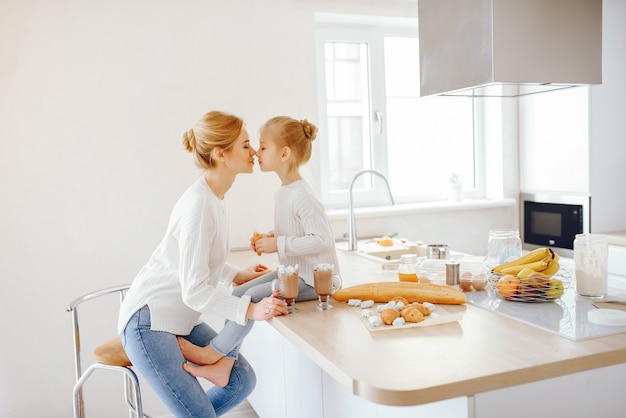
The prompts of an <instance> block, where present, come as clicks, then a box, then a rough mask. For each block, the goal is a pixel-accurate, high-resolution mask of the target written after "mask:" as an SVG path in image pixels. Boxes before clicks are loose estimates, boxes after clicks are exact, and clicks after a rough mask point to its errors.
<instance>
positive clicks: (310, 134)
mask: <svg viewBox="0 0 626 418" xmlns="http://www.w3.org/2000/svg"><path fill="white" fill-rule="evenodd" d="M300 123H302V129H303V130H304V135H305V136H306V137H307V138H309V139H310V140H311V141H313V140H314V139H315V137H316V136H317V126H315V125H313V124H312V123H311V122H309V121H308V120H306V119H302V121H301V122H300Z"/></svg>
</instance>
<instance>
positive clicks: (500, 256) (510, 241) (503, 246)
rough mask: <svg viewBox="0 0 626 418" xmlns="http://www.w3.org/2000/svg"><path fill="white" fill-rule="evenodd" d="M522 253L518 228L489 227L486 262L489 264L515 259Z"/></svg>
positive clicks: (493, 264) (494, 264)
mask: <svg viewBox="0 0 626 418" xmlns="http://www.w3.org/2000/svg"><path fill="white" fill-rule="evenodd" d="M521 255H522V240H521V239H520V237H519V229H517V228H512V229H491V230H489V241H488V242H487V262H488V264H489V265H491V266H496V265H498V264H502V263H506V262H508V261H512V260H515V259H516V258H519V257H521Z"/></svg>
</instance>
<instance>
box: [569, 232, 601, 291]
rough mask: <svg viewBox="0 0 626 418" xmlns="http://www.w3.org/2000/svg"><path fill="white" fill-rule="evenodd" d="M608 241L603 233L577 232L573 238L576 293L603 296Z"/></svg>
mask: <svg viewBox="0 0 626 418" xmlns="http://www.w3.org/2000/svg"><path fill="white" fill-rule="evenodd" d="M608 257H609V241H608V239H607V237H606V236H605V235H600V234H578V235H576V238H575V239H574V266H575V268H576V273H575V275H576V293H578V294H579V295H581V296H586V297H591V298H601V297H604V296H605V295H606V293H607V290H608V270H607V264H608Z"/></svg>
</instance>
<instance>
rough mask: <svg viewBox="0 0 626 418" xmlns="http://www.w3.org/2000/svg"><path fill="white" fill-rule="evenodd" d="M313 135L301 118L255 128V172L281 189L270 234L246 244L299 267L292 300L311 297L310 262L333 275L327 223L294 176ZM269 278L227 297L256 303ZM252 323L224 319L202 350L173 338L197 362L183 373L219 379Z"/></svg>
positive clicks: (312, 128) (268, 287)
mask: <svg viewBox="0 0 626 418" xmlns="http://www.w3.org/2000/svg"><path fill="white" fill-rule="evenodd" d="M316 135H317V127H316V126H315V125H313V124H312V123H310V122H309V121H307V120H306V119H305V120H301V121H300V120H296V119H293V118H291V117H288V116H278V117H274V118H272V119H270V120H268V121H267V122H266V123H265V124H264V125H263V127H262V128H261V138H260V148H259V150H258V151H257V157H258V160H259V166H260V167H261V170H262V171H274V172H275V173H276V174H277V175H278V177H279V178H280V180H281V183H282V185H281V187H280V189H279V190H278V192H277V193H276V196H275V202H274V203H275V209H274V230H273V231H271V232H268V233H266V234H262V235H263V237H262V238H260V239H258V240H256V241H255V240H254V239H253V238H251V239H250V245H251V247H252V249H253V250H254V251H257V252H264V253H276V252H277V253H278V260H279V262H280V264H283V265H295V264H298V265H299V267H300V268H299V275H300V278H299V286H298V297H297V298H296V300H297V301H306V300H313V299H317V294H316V293H315V289H314V281H313V267H314V266H315V264H318V263H332V264H334V265H335V269H334V271H335V272H336V273H337V274H339V263H338V261H337V253H336V250H335V241H334V237H333V231H332V227H331V225H330V221H329V220H328V216H327V215H326V211H325V210H324V206H323V205H322V203H321V202H320V201H319V200H318V198H317V196H316V195H315V193H314V192H313V190H312V189H311V187H310V186H309V184H308V183H307V182H306V181H305V180H304V179H303V178H302V176H301V174H300V166H301V165H302V164H304V163H306V162H307V161H308V160H309V159H310V158H311V150H312V146H313V145H312V143H313V141H314V140H315V137H316ZM275 278H276V272H272V273H268V274H266V275H264V276H261V277H259V278H257V279H254V280H251V281H249V282H247V283H245V284H242V285H240V286H238V287H237V288H235V290H234V291H233V294H234V295H238V296H241V297H246V296H250V297H251V298H252V301H253V302H254V301H257V300H261V299H262V298H264V297H266V296H268V295H271V294H272V289H271V286H272V280H273V279H275ZM252 325H253V322H252V321H250V322H248V324H246V325H245V326H241V325H238V324H236V323H234V322H233V321H228V322H227V323H226V324H225V326H224V329H223V330H222V331H221V332H220V335H218V336H217V337H215V338H214V339H213V340H211V343H210V345H208V346H207V347H202V346H198V345H197V344H196V345H194V344H191V343H190V342H189V341H187V340H184V339H179V340H180V345H181V350H182V352H183V354H184V356H185V357H186V358H187V359H188V360H189V361H191V362H193V363H195V364H197V365H191V364H189V365H186V366H185V368H186V370H188V371H189V373H191V374H192V375H194V376H201V377H204V378H206V379H208V380H210V381H213V382H215V381H219V379H220V378H221V379H223V375H224V374H225V373H227V370H225V369H224V368H219V367H218V366H219V364H220V362H221V361H222V360H223V356H224V355H225V354H226V353H229V352H232V351H235V350H238V349H239V347H238V346H237V347H233V346H231V345H229V344H230V343H232V342H233V341H236V340H238V341H240V342H241V341H242V340H243V338H244V337H245V335H247V333H248V332H249V331H250V329H251V327H252Z"/></svg>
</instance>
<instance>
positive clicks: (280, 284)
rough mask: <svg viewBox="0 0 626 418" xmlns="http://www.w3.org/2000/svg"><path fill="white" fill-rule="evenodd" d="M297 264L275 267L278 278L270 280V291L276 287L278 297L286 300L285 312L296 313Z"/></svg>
mask: <svg viewBox="0 0 626 418" xmlns="http://www.w3.org/2000/svg"><path fill="white" fill-rule="evenodd" d="M298 267H299V266H298V264H296V265H295V266H284V265H282V264H281V265H280V266H278V269H277V272H276V273H277V276H278V278H276V279H274V280H273V281H272V292H273V291H274V290H276V289H278V291H279V292H280V297H281V298H283V299H284V300H285V302H287V313H290V314H292V313H296V312H297V311H298V310H297V309H296V306H295V305H296V298H297V297H298Z"/></svg>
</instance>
